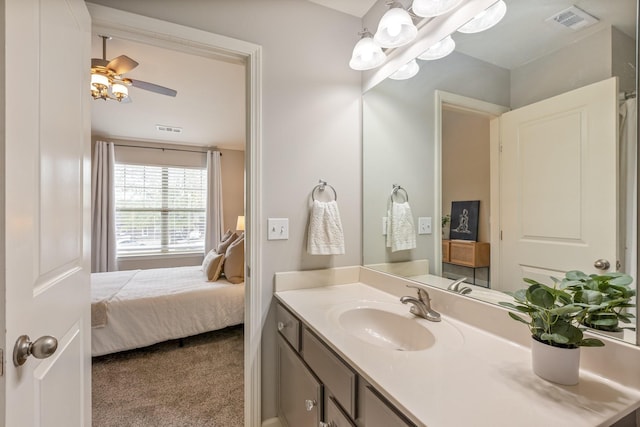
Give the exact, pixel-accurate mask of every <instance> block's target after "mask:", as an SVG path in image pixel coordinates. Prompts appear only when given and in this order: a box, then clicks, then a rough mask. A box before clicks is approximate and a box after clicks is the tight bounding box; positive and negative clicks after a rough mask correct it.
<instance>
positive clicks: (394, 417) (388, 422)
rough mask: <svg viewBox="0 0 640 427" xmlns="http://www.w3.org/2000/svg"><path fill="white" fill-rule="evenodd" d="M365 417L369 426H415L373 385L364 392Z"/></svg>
mask: <svg viewBox="0 0 640 427" xmlns="http://www.w3.org/2000/svg"><path fill="white" fill-rule="evenodd" d="M364 419H365V423H366V425H367V427H415V424H413V423H412V422H410V421H409V420H406V419H405V418H404V417H403V416H402V415H400V414H399V413H398V411H397V409H395V408H393V407H392V406H391V405H389V404H388V403H387V402H386V401H384V400H383V399H382V398H380V397H379V396H378V394H377V393H376V392H374V391H373V390H372V389H371V387H366V388H365V392H364Z"/></svg>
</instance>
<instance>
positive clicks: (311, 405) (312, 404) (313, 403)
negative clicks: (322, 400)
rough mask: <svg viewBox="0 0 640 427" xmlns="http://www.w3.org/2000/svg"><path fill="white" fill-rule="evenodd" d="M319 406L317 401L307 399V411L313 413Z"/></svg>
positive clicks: (305, 403)
mask: <svg viewBox="0 0 640 427" xmlns="http://www.w3.org/2000/svg"><path fill="white" fill-rule="evenodd" d="M317 404H318V402H317V401H315V400H312V399H307V400H305V401H304V407H305V408H306V409H307V411H309V412H311V411H312V410H313V408H314V407H315V406H316V405H317Z"/></svg>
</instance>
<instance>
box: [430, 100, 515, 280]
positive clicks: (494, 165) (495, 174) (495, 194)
mask: <svg viewBox="0 0 640 427" xmlns="http://www.w3.org/2000/svg"><path fill="white" fill-rule="evenodd" d="M434 100H435V108H434V112H435V120H434V153H433V162H434V163H433V171H434V172H433V173H434V188H435V189H437V190H438V191H435V192H434V201H433V206H434V212H436V213H439V214H438V215H437V217H438V218H439V217H440V216H441V215H442V118H443V109H444V106H447V107H449V108H452V109H456V110H459V111H466V112H471V113H474V114H478V115H480V116H484V117H486V118H487V119H488V120H491V123H490V127H489V133H490V137H489V138H490V141H489V147H490V148H489V151H490V152H489V159H490V165H491V171H490V178H489V180H490V186H491V188H490V194H491V196H490V203H491V206H492V207H493V206H500V191H499V190H500V187H499V185H500V179H499V178H500V177H499V174H500V167H499V166H500V128H499V123H498V121H496V120H494V119H497V118H499V117H500V116H501V115H502V114H504V113H506V112H507V111H509V110H510V108H508V107H505V106H503V105H498V104H492V103H490V102H486V101H481V100H479V99H475V98H469V97H467V96H462V95H457V94H455V93H450V92H445V91H441V90H436V91H435V96H434ZM490 212H491V215H490V218H489V230H490V233H489V235H490V236H491V237H490V238H491V242H498V241H499V240H500V227H499V225H500V212H499V209H491V210H490ZM438 225H440V227H438V226H436V229H439V230H440V232H439V233H438V232H436V233H434V234H435V236H434V239H433V244H434V247H433V251H434V252H433V253H434V257H433V260H434V264H435V265H434V274H436V275H441V274H442V225H441V223H440V222H438ZM490 263H491V268H490V269H489V271H490V277H489V283H493V280H494V274H495V272H497V271H499V270H498V269H497V267H498V266H499V263H500V258H499V251H496V250H492V251H491V261H490Z"/></svg>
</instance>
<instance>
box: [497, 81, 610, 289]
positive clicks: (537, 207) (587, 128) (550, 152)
mask: <svg viewBox="0 0 640 427" xmlns="http://www.w3.org/2000/svg"><path fill="white" fill-rule="evenodd" d="M617 92H618V91H617V80H616V78H611V79H608V80H604V81H602V82H599V83H595V84H592V85H589V86H586V87H583V88H580V89H577V90H574V91H571V92H568V93H565V94H562V95H559V96H556V97H553V98H549V99H546V100H544V101H540V102H537V103H535V104H532V105H528V106H526V107H523V108H519V109H517V110H514V111H510V112H508V113H505V114H503V115H502V116H501V118H500V125H501V134H500V136H501V144H502V153H501V159H500V165H501V166H500V167H501V173H500V224H501V225H500V230H501V232H502V240H501V241H500V263H499V268H500V272H499V277H498V280H499V283H500V284H501V287H503V288H504V289H510V290H515V289H519V288H522V287H524V286H525V283H524V282H523V281H522V278H523V277H529V278H533V279H536V280H539V281H542V282H543V283H550V280H549V276H554V277H558V276H563V275H564V272H566V271H569V270H582V271H584V272H586V273H588V274H590V273H598V272H602V271H603V270H598V269H596V268H595V267H594V263H595V261H596V260H599V259H604V260H607V261H608V262H609V263H610V265H611V267H610V269H609V270H608V271H615V269H616V260H617V259H618V258H617V254H616V236H617V215H616V211H617V209H616V206H617V190H616V185H617V147H618V144H617V135H618V130H617V129H618V125H617V123H618V109H617V108H618V101H617ZM605 271H606V269H605Z"/></svg>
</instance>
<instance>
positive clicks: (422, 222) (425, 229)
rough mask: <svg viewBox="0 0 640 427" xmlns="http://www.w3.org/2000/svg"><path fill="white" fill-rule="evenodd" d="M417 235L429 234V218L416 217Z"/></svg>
mask: <svg viewBox="0 0 640 427" xmlns="http://www.w3.org/2000/svg"><path fill="white" fill-rule="evenodd" d="M418 234H431V217H430V216H421V217H418Z"/></svg>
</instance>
